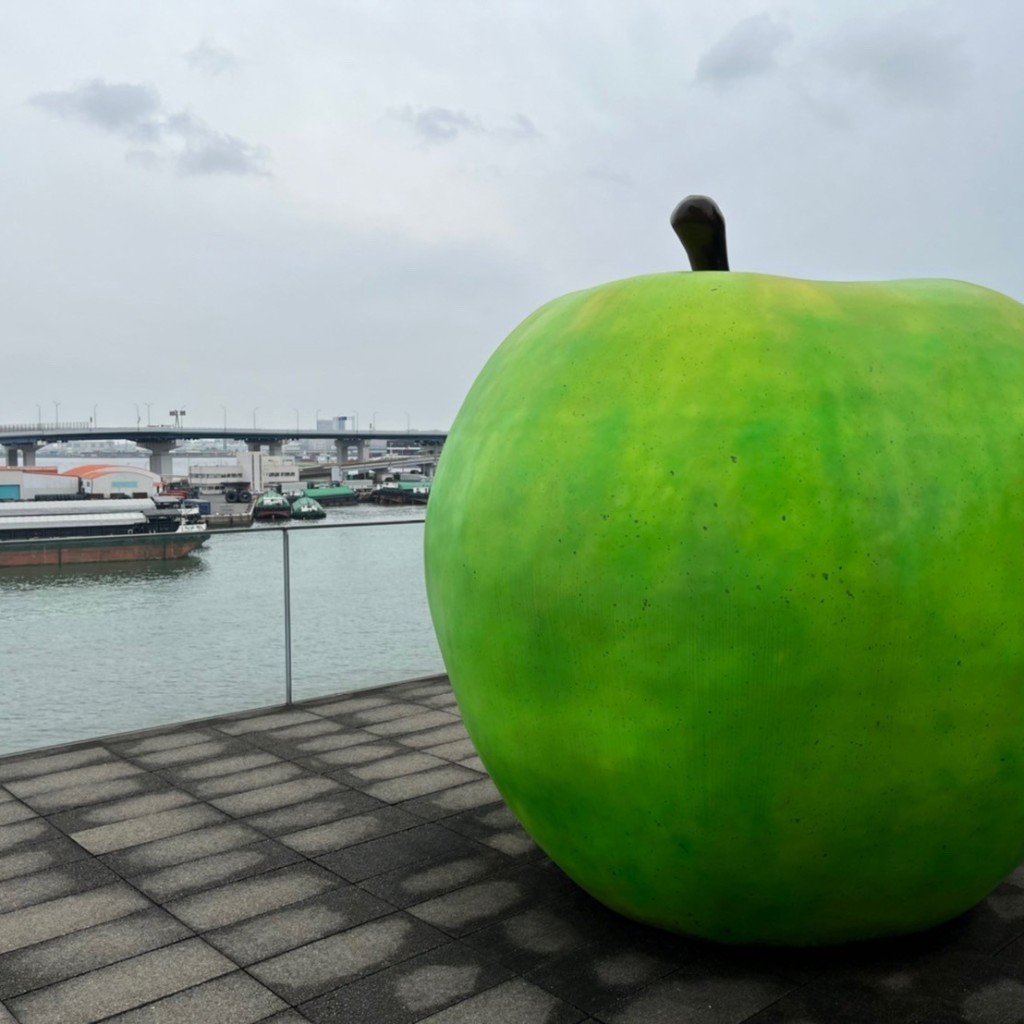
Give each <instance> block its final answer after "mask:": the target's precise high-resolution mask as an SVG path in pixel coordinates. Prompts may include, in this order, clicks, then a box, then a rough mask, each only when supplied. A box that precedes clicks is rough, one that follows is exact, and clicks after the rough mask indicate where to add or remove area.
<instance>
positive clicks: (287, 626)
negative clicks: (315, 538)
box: [281, 529, 292, 705]
mask: <svg viewBox="0 0 1024 1024" xmlns="http://www.w3.org/2000/svg"><path fill="white" fill-rule="evenodd" d="M281 540H282V542H283V543H284V548H283V555H284V702H285V704H288V705H290V704H291V702H292V576H291V565H290V563H289V552H288V530H286V529H284V530H282V531H281Z"/></svg>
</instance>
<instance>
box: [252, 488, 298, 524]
mask: <svg viewBox="0 0 1024 1024" xmlns="http://www.w3.org/2000/svg"><path fill="white" fill-rule="evenodd" d="M252 517H253V519H258V520H267V519H270V520H273V519H291V517H292V507H291V505H289V504H288V499H287V498H286V497H285V496H284V495H283V494H278V492H277V491H264V492H263V493H262V494H261V495H260V496H259V497H258V498H257V499H256V504H255V505H253V507H252Z"/></svg>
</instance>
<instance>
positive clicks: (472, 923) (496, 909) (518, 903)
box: [408, 878, 530, 936]
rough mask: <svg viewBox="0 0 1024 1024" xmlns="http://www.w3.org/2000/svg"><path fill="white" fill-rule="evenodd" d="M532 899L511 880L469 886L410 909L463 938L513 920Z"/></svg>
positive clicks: (521, 887) (523, 888) (502, 879)
mask: <svg viewBox="0 0 1024 1024" xmlns="http://www.w3.org/2000/svg"><path fill="white" fill-rule="evenodd" d="M529 899H530V894H529V892H528V889H527V887H526V886H525V885H522V884H520V883H519V882H518V881H515V880H513V879H511V878H499V879H490V880H488V881H484V882H477V883H475V884H473V885H467V886H465V887H464V888H462V889H457V890H455V892H451V893H448V894H447V895H445V896H438V897H435V898H434V899H431V900H426V901H425V902H423V903H415V904H413V905H412V906H411V907H409V908H408V911H409V913H410V914H412V915H413V916H414V917H418V918H420V919H422V920H424V921H426V922H427V923H428V924H432V925H434V927H436V928H441V929H442V930H444V931H446V932H448V933H449V934H451V935H455V936H462V935H468V934H469V933H470V932H472V931H474V930H476V929H478V928H482V927H483V926H484V925H485V924H488V923H490V922H492V921H494V920H497V919H500V918H502V917H507V916H509V915H510V914H511V913H512V912H513V911H514V910H517V909H519V908H521V907H522V906H523V905H524V904H525V903H527V902H528V901H529Z"/></svg>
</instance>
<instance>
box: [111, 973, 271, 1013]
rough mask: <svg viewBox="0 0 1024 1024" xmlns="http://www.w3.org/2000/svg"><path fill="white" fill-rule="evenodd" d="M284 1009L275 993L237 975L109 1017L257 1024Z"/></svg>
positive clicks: (243, 976)
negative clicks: (268, 1015)
mask: <svg viewBox="0 0 1024 1024" xmlns="http://www.w3.org/2000/svg"><path fill="white" fill-rule="evenodd" d="M283 1007H285V1003H284V1002H283V1001H282V1000H281V999H278V997H277V996H275V995H274V993H273V992H271V991H270V990H269V989H267V988H264V987H263V986H262V985H261V984H260V983H259V982H258V981H254V980H253V979H252V978H250V977H249V976H248V975H247V974H243V973H242V972H241V971H235V972H234V973H232V974H224V975H222V976H221V977H219V978H214V979H213V980H212V981H207V982H204V983H203V984H201V985H196V986H195V987H193V988H187V989H185V990H184V991H183V992H177V993H175V994H174V995H172V996H165V997H164V998H163V999H159V1000H157V1001H156V1002H155V1003H149V1004H148V1005H147V1006H140V1007H139V1008H138V1009H137V1010H129V1011H128V1012H127V1013H123V1014H119V1015H118V1016H116V1017H109V1018H108V1019H107V1024H181V1022H182V1021H188V1024H255V1022H256V1021H265V1020H266V1019H267V1014H268V1013H274V1011H276V1010H280V1009H282V1008H283Z"/></svg>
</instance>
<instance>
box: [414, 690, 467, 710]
mask: <svg viewBox="0 0 1024 1024" xmlns="http://www.w3.org/2000/svg"><path fill="white" fill-rule="evenodd" d="M420 703H421V704H424V705H426V706H427V707H428V708H450V709H451V710H452V711H456V710H458V706H459V705H458V701H456V699H455V694H454V693H439V694H437V696H436V697H426V698H424V699H423V700H422V701H421V702H420Z"/></svg>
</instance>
